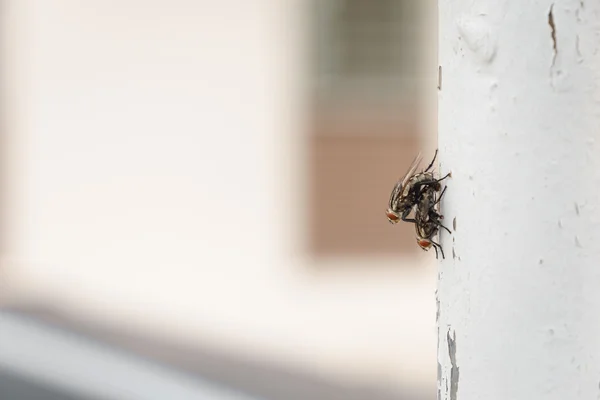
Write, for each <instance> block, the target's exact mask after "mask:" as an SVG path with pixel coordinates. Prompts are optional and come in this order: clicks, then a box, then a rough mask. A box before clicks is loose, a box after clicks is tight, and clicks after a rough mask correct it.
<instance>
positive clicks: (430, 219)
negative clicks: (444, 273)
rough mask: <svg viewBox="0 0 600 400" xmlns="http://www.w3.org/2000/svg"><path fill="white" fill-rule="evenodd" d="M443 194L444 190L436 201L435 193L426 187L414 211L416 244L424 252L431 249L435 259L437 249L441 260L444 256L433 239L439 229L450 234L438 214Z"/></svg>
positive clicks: (432, 189) (440, 247) (431, 188)
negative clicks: (433, 251)
mask: <svg viewBox="0 0 600 400" xmlns="http://www.w3.org/2000/svg"><path fill="white" fill-rule="evenodd" d="M445 192H446V188H444V190H443V191H442V193H441V194H440V196H439V197H438V198H437V199H436V194H437V191H436V190H435V189H434V188H433V187H431V186H429V187H427V188H426V189H425V190H424V192H423V193H422V195H421V199H420V201H419V203H418V204H417V207H416V209H415V221H416V222H415V230H416V232H417V244H418V245H419V247H421V248H422V249H423V250H425V251H427V250H429V249H430V248H431V247H433V249H434V250H435V258H438V249H439V250H440V253H441V254H442V258H445V256H444V250H442V246H440V244H439V243H436V242H435V241H434V240H433V237H434V236H435V235H437V234H438V232H439V229H440V227H441V228H443V229H445V230H446V231H447V232H448V233H452V232H450V229H448V228H446V227H445V226H444V225H442V223H441V220H442V219H443V218H444V217H443V216H442V215H441V214H440V213H439V204H440V201H441V200H442V197H443V196H444V193H445Z"/></svg>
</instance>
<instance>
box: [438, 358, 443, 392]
mask: <svg viewBox="0 0 600 400" xmlns="http://www.w3.org/2000/svg"><path fill="white" fill-rule="evenodd" d="M441 379H442V364H440V362H439V361H438V366H437V382H438V388H437V398H438V400H441V399H442V380H441Z"/></svg>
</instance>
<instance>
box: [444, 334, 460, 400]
mask: <svg viewBox="0 0 600 400" xmlns="http://www.w3.org/2000/svg"><path fill="white" fill-rule="evenodd" d="M446 339H447V340H448V354H449V355H450V364H451V368H450V400H456V393H457V392H458V379H459V375H460V371H459V368H458V366H457V365H456V331H454V332H453V333H452V337H450V331H448V333H447V334H446ZM446 384H447V382H446Z"/></svg>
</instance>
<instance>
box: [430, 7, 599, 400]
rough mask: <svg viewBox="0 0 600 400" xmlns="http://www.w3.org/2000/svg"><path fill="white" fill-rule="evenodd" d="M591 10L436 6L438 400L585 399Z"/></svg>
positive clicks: (590, 332)
mask: <svg viewBox="0 0 600 400" xmlns="http://www.w3.org/2000/svg"><path fill="white" fill-rule="evenodd" d="M599 50H600V2H598V1H586V0H584V1H579V0H577V1H555V2H554V3H552V2H551V1H549V0H543V1H535V2H533V1H500V0H479V1H475V2H474V1H467V0H440V1H439V63H440V65H441V67H442V87H441V90H440V91H439V147H440V162H441V172H442V173H446V172H448V171H450V170H451V171H452V173H453V178H452V179H451V180H449V182H448V191H447V194H446V197H445V200H444V202H443V206H442V207H443V212H444V215H445V218H446V222H447V224H448V225H449V226H452V225H453V221H454V230H455V232H454V234H453V235H452V236H450V235H443V237H442V242H443V246H444V250H445V253H446V260H445V261H442V262H441V263H440V266H439V287H438V293H437V295H438V301H439V303H438V304H439V313H438V317H439V318H438V329H439V346H438V362H439V375H440V376H439V397H440V398H441V399H451V400H456V399H460V400H482V399H485V400H493V399H502V400H506V399H510V400H535V399H544V400H565V399H569V400H571V399H599V398H600V388H599V382H600V196H599V194H600V146H599V142H600V88H599V84H600V54H599V53H598V52H599Z"/></svg>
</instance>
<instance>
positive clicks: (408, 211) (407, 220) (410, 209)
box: [400, 208, 417, 224]
mask: <svg viewBox="0 0 600 400" xmlns="http://www.w3.org/2000/svg"><path fill="white" fill-rule="evenodd" d="M411 211H412V208H409V209H408V210H406V211H404V212H403V213H402V215H401V216H400V219H401V220H402V221H404V222H412V223H413V224H416V223H417V220H416V219H414V218H407V217H408V214H410V212H411Z"/></svg>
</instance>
